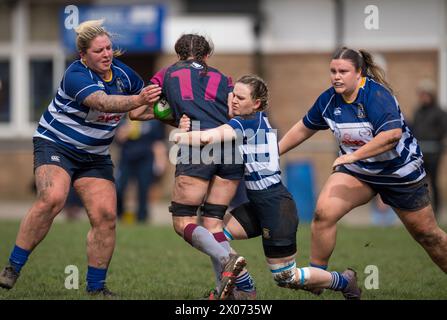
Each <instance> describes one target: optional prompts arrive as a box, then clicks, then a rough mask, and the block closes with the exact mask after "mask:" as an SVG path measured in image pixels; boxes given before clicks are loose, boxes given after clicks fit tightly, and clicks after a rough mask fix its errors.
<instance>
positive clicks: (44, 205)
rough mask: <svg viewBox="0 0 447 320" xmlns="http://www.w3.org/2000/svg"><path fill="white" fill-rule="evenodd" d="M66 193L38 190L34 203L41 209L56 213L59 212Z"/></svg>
mask: <svg viewBox="0 0 447 320" xmlns="http://www.w3.org/2000/svg"><path fill="white" fill-rule="evenodd" d="M65 199H66V194H64V193H63V192H54V193H51V192H46V191H44V192H40V193H39V195H38V197H37V201H36V205H38V206H39V208H41V211H44V212H47V213H51V214H57V213H59V212H60V211H61V210H62V209H63V207H64V204H65Z"/></svg>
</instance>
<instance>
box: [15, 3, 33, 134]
mask: <svg viewBox="0 0 447 320" xmlns="http://www.w3.org/2000/svg"><path fill="white" fill-rule="evenodd" d="M28 5H29V4H28V1H27V0H20V1H18V3H16V5H15V7H14V10H13V13H12V30H13V35H14V36H13V39H12V52H11V62H12V68H11V83H12V97H11V98H12V99H11V102H12V103H11V106H12V110H11V120H12V121H11V123H12V130H13V131H14V134H15V136H25V135H26V133H27V129H28V127H29V124H28V123H29V114H30V113H29V107H30V106H29V61H28V53H27V44H28V41H29V40H28V39H29V36H28V21H29V15H28V10H29V8H28Z"/></svg>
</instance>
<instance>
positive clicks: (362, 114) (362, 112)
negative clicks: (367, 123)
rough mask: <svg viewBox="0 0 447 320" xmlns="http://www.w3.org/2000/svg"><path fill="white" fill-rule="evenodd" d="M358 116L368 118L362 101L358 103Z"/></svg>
mask: <svg viewBox="0 0 447 320" xmlns="http://www.w3.org/2000/svg"><path fill="white" fill-rule="evenodd" d="M357 118H360V119H362V118H366V113H365V108H364V107H363V105H362V104H361V103H359V104H358V105H357Z"/></svg>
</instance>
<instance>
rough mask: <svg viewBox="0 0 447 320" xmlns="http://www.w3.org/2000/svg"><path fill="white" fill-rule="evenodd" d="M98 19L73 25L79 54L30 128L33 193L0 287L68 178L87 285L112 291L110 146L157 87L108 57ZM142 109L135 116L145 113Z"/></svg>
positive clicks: (46, 226)
mask: <svg viewBox="0 0 447 320" xmlns="http://www.w3.org/2000/svg"><path fill="white" fill-rule="evenodd" d="M102 22H103V21H102V20H92V21H86V22H84V23H82V24H80V25H79V27H78V28H77V29H76V33H77V38H76V45H77V49H78V51H79V54H80V57H81V59H79V60H76V61H74V62H73V63H72V64H71V65H70V66H69V67H68V68H67V70H66V71H65V72H64V75H63V77H62V81H61V82H60V86H59V88H58V90H57V93H56V95H55V97H54V99H53V100H52V101H51V102H50V104H49V106H48V108H47V110H46V111H45V112H44V114H43V115H42V117H41V119H40V121H39V125H38V127H37V130H36V132H35V134H34V139H33V143H34V174H35V181H36V187H37V199H36V200H35V202H34V204H33V206H32V208H31V209H30V211H29V212H28V214H27V215H26V216H25V218H24V219H23V221H22V223H21V225H20V229H19V232H18V235H17V239H16V243H15V246H14V249H13V250H12V252H11V255H10V258H9V264H8V265H7V266H6V267H5V268H4V269H3V270H2V272H1V273H0V287H3V288H6V289H11V288H12V287H13V286H14V284H15V282H16V281H17V278H18V277H19V274H20V271H21V269H22V267H23V266H24V265H25V263H26V261H27V259H28V256H29V254H30V253H31V252H32V250H33V249H34V248H35V247H36V246H37V245H38V244H39V243H40V242H41V241H42V240H43V239H44V238H45V236H46V234H47V233H48V231H49V230H50V227H51V225H52V222H53V219H54V218H55V217H56V216H57V214H58V213H59V212H60V211H61V210H62V208H63V207H64V203H65V200H66V198H67V195H68V192H69V189H70V184H73V186H74V188H75V189H76V191H77V193H78V194H79V196H80V198H81V200H82V202H83V204H84V207H85V208H86V210H87V214H88V217H89V219H90V224H91V229H90V231H89V233H88V236H87V258H88V271H87V291H88V292H89V293H90V294H95V295H96V294H100V295H104V296H112V295H113V293H112V292H111V291H110V290H108V289H107V288H106V286H105V280H106V274H107V269H108V266H109V263H110V260H111V258H112V253H113V250H114V247H115V221H116V190H115V184H114V178H113V164H112V160H111V158H110V154H109V146H110V144H111V142H112V140H113V137H114V135H115V130H116V127H117V125H118V123H119V122H120V120H121V118H122V117H124V116H126V113H127V112H128V111H134V112H136V113H137V114H136V117H133V118H134V119H140V118H139V117H138V114H141V115H144V111H145V110H146V109H147V108H148V107H149V106H150V105H153V103H154V102H155V101H157V100H158V96H159V95H160V92H161V89H160V88H158V86H154V85H153V86H148V87H146V88H143V86H144V83H143V81H142V80H141V78H140V77H139V76H138V75H137V74H136V72H135V71H133V70H132V69H131V68H129V67H128V66H126V65H125V64H124V63H122V62H120V61H119V60H117V59H114V57H115V56H116V55H117V54H118V53H119V52H117V51H114V50H113V49H112V43H111V40H110V35H109V33H108V32H107V31H106V30H105V28H104V27H103V26H102ZM147 118H148V117H147V115H144V116H141V119H147Z"/></svg>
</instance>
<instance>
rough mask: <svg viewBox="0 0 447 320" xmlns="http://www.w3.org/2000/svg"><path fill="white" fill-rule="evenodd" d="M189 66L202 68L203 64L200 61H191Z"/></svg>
mask: <svg viewBox="0 0 447 320" xmlns="http://www.w3.org/2000/svg"><path fill="white" fill-rule="evenodd" d="M191 67H193V68H194V69H199V70H200V69H203V66H202V65H201V64H200V63H197V62H193V63H191Z"/></svg>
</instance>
